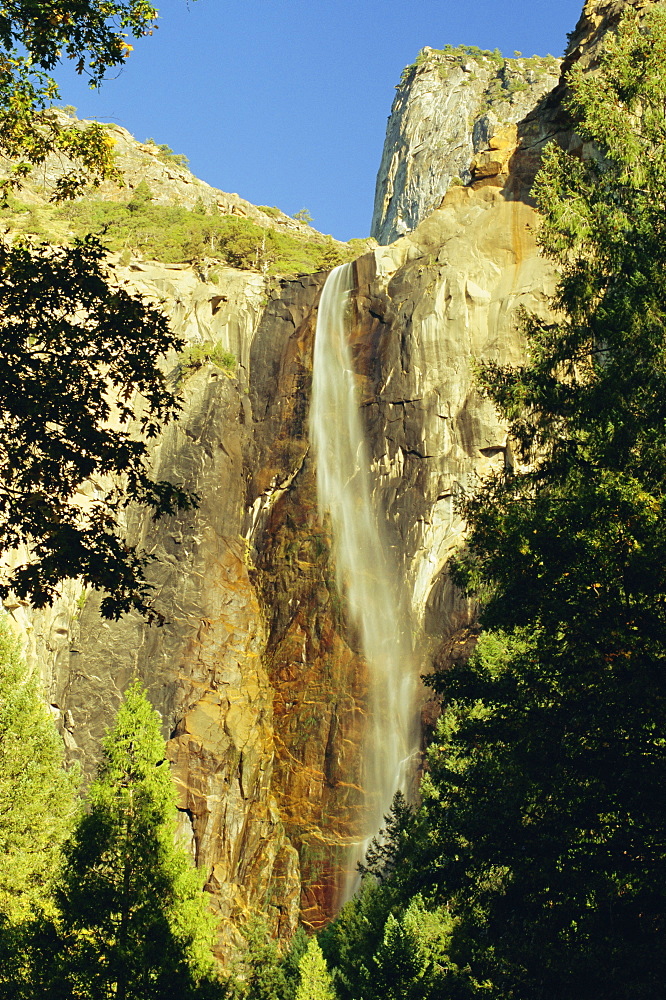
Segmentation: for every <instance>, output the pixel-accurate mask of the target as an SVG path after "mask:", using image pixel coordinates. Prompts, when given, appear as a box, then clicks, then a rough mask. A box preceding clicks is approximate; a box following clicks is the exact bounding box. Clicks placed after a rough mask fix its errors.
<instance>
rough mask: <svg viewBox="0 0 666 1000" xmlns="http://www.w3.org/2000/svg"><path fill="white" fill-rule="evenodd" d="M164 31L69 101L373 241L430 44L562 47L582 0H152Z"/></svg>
mask: <svg viewBox="0 0 666 1000" xmlns="http://www.w3.org/2000/svg"><path fill="white" fill-rule="evenodd" d="M157 6H158V7H159V8H160V15H161V16H160V22H159V23H160V28H159V30H158V31H157V32H155V33H154V35H153V36H152V37H150V38H146V39H141V40H140V41H139V42H137V43H136V45H135V50H134V53H133V54H132V56H131V58H130V59H129V60H128V62H127V65H126V67H125V68H124V69H123V70H122V72H121V73H120V74H119V75H117V76H116V78H115V79H109V80H108V81H107V82H106V83H105V84H104V86H103V87H102V89H101V90H100V91H90V90H89V89H88V88H87V86H86V84H85V81H84V80H82V79H81V78H78V77H76V76H75V74H74V73H71V72H70V71H69V70H67V69H63V70H62V71H60V72H59V73H58V74H57V78H58V80H59V82H60V85H61V93H62V102H63V103H64V104H73V105H75V106H76V107H77V108H78V110H79V114H80V115H81V116H82V117H86V118H97V119H98V120H99V121H113V122H116V123H118V124H120V125H123V126H124V127H125V128H127V129H129V131H130V132H132V134H133V135H135V136H136V137H137V138H138V139H140V140H145V139H146V138H148V137H152V138H154V139H155V140H156V141H157V142H165V143H168V145H170V146H171V147H172V148H173V149H174V150H175V151H176V152H178V153H184V154H185V155H186V156H188V157H189V160H190V168H191V169H192V171H193V172H194V173H195V174H196V175H197V176H198V177H201V178H202V179H203V180H205V181H208V183H209V184H213V185H215V187H218V188H221V189H222V190H223V191H228V192H235V193H237V194H239V195H241V196H242V197H243V198H247V199H248V200H249V201H252V202H254V203H255V204H257V205H277V206H278V207H279V208H281V209H282V210H283V211H285V212H287V213H289V214H290V215H291V214H293V213H294V212H297V211H298V210H299V209H301V208H307V209H308V210H309V211H310V213H311V215H312V217H313V219H314V225H315V227H316V228H317V229H319V230H320V231H321V232H325V233H331V234H332V235H333V236H335V237H336V238H337V239H342V240H347V239H350V238H351V237H354V236H359V237H360V236H366V235H367V234H368V232H369V228H370V219H371V215H372V204H373V199H374V186H375V176H376V173H377V167H378V165H379V159H380V156H381V151H382V145H383V142H384V132H385V128H386V118H387V116H388V114H389V112H390V110H391V103H392V101H393V97H394V88H395V85H396V84H397V83H398V80H399V79H400V73H401V72H402V69H403V67H404V66H406V65H408V64H409V63H411V62H413V61H414V59H415V57H416V54H417V52H418V51H419V49H421V48H422V47H423V46H424V45H430V46H432V47H433V48H443V46H444V45H446V44H447V43H450V44H452V45H459V44H467V45H478V46H480V47H481V48H484V49H494V48H499V49H501V50H502V52H503V53H504V55H508V56H511V55H513V52H514V50H515V49H518V50H520V51H521V52H522V53H523V55H525V56H528V55H534V54H537V55H545V54H546V53H548V52H550V53H552V54H553V55H556V56H560V55H561V54H562V52H563V51H564V47H565V45H566V34H567V32H568V31H571V30H572V29H573V27H574V26H575V24H576V21H577V20H578V17H579V15H580V11H581V8H582V0H513V2H511V3H508V4H500V3H499V2H498V0H471V2H461V0H456V2H452V0H411V2H407V0H357V2H356V3H351V2H350V0H337V2H336V3H331V2H329V0H307V2H306V0H195V2H191V3H187V2H186V0H162V3H160V0H157Z"/></svg>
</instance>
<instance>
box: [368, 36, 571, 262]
mask: <svg viewBox="0 0 666 1000" xmlns="http://www.w3.org/2000/svg"><path fill="white" fill-rule="evenodd" d="M559 72H560V68H559V62H558V60H556V59H554V58H553V57H552V56H546V57H543V58H540V57H537V56H533V57H531V58H529V59H525V58H522V57H517V58H515V59H503V58H502V56H501V55H500V54H499V53H498V52H483V51H481V50H480V49H475V48H473V47H471V46H460V47H459V48H457V49H453V48H451V47H450V46H449V47H448V48H447V49H443V50H441V51H438V50H435V49H430V48H425V49H422V50H421V52H420V53H419V56H418V58H417V60H416V63H415V64H414V65H413V66H409V67H407V69H406V70H405V71H404V73H403V76H402V80H401V81H400V84H399V86H398V88H397V94H396V97H395V100H394V102H393V107H392V109H391V115H390V117H389V121H388V125H387V129H386V140H385V142H384V151H383V153H382V159H381V163H380V167H379V172H378V175H377V186H376V190H375V206H374V213H373V219H372V229H371V233H372V236H374V237H375V238H376V239H377V240H378V242H379V243H382V244H388V243H391V242H392V241H393V240H395V239H397V238H398V237H399V236H402V235H404V234H405V233H407V232H410V231H411V230H413V229H415V228H416V226H417V225H418V224H419V222H421V221H422V220H423V219H425V218H426V217H427V216H428V215H429V214H430V213H431V212H432V211H433V210H434V209H436V208H438V207H439V205H440V204H441V202H442V198H443V197H444V195H445V194H446V192H447V191H448V189H449V187H450V185H451V184H452V183H453V184H467V183H469V182H470V181H471V180H472V178H473V177H476V178H477V179H478V178H480V177H487V176H496V175H498V174H502V173H506V172H507V169H508V162H509V159H510V156H511V154H512V153H513V151H514V149H515V144H516V142H515V139H516V129H515V126H516V124H517V123H518V122H520V121H521V120H522V119H523V118H524V117H525V116H526V114H527V113H528V112H529V111H532V110H533V109H534V108H535V107H536V106H537V105H538V103H539V101H540V100H541V98H542V97H543V96H544V95H545V94H547V93H548V92H549V91H551V90H552V89H553V87H554V86H555V85H556V84H557V81H558V78H559Z"/></svg>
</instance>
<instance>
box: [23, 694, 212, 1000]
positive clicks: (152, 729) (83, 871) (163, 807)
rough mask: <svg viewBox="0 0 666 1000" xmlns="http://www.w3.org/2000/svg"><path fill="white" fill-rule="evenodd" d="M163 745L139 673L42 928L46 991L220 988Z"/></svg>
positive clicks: (162, 999)
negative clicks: (48, 922)
mask: <svg viewBox="0 0 666 1000" xmlns="http://www.w3.org/2000/svg"><path fill="white" fill-rule="evenodd" d="M164 748H165V744H164V739H163V737H162V735H161V724H160V718H159V716H158V714H157V713H156V712H155V711H154V709H152V708H151V706H150V704H149V702H148V700H147V698H146V695H145V692H144V691H143V689H142V688H141V685H140V684H139V683H138V682H135V683H133V684H132V685H131V686H130V687H129V688H128V690H127V692H126V694H125V698H124V701H123V703H122V705H121V707H120V710H119V712H118V716H117V719H116V723H115V726H114V727H113V729H112V730H111V731H110V732H109V733H108V734H107V735H106V737H105V738H104V740H103V751H104V755H103V760H102V764H101V766H100V771H99V776H98V778H97V780H96V781H95V782H94V784H93V785H92V787H91V789H90V793H89V796H88V812H87V813H86V814H85V815H84V816H83V817H82V818H81V820H80V822H79V824H78V827H77V829H76V831H75V833H74V835H73V837H72V839H71V840H70V842H69V843H68V845H67V846H66V849H65V863H64V866H63V869H62V872H61V875H60V878H59V882H58V886H57V891H56V896H55V901H56V907H57V921H56V924H55V930H54V931H53V932H52V938H51V940H49V937H48V933H49V932H48V928H46V929H45V930H43V931H42V935H41V937H38V939H37V943H36V948H37V954H39V949H42V951H43V952H45V953H46V954H47V955H48V957H49V961H48V962H46V963H44V965H42V972H41V975H43V976H44V975H45V979H46V981H44V980H43V981H42V983H41V984H40V985H41V989H42V991H43V995H44V996H45V997H53V998H54V1000H55V998H56V997H60V996H70V995H71V996H76V997H78V998H82V1000H85V998H89V1000H102V998H104V997H116V998H122V1000H172V998H173V997H176V996H177V997H179V998H181V997H182V998H188V997H191V998H193V1000H195V998H200V997H209V996H211V997H214V996H221V995H222V987H221V986H219V985H217V984H216V982H215V978H214V976H213V974H212V964H211V963H212V959H211V956H210V950H209V944H210V937H211V924H210V919H209V917H208V915H207V913H206V908H205V897H204V895H203V893H202V891H201V884H202V879H201V873H200V872H198V871H197V870H196V869H195V868H193V866H192V864H191V862H190V860H189V858H188V856H187V854H186V853H185V851H184V849H183V848H181V847H180V845H178V843H176V842H175V839H174V838H175V802H174V789H173V785H172V782H171V777H170V772H169V765H168V762H167V761H166V759H165V757H164ZM35 975H36V977H37V978H39V975H40V970H39V969H37V970H36V972H35Z"/></svg>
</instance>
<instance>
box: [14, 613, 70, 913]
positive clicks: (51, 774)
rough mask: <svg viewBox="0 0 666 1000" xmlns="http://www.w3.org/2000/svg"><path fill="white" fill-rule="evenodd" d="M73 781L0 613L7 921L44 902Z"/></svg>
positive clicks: (66, 826)
mask: <svg viewBox="0 0 666 1000" xmlns="http://www.w3.org/2000/svg"><path fill="white" fill-rule="evenodd" d="M77 784H78V780H77V773H76V771H75V770H71V769H70V770H68V769H67V768H66V767H65V761H64V745H63V742H62V739H61V737H60V736H59V735H58V733H57V731H56V728H55V726H54V724H53V719H52V718H51V716H50V713H49V711H48V709H47V707H46V705H45V704H44V699H43V698H42V697H41V695H40V688H39V684H38V681H37V677H36V676H35V675H34V674H30V673H29V672H28V670H27V668H26V664H25V661H24V659H23V656H22V653H21V646H20V643H19V641H18V639H17V638H16V637H15V636H14V635H13V634H12V630H11V626H10V624H9V621H8V619H7V618H6V617H4V618H0V858H1V862H0V914H1V915H2V917H4V918H5V920H6V921H8V922H9V923H12V924H15V923H17V922H23V921H25V920H26V919H28V917H30V915H31V914H33V913H34V912H35V910H36V909H37V908H39V907H40V906H42V905H44V904H45V903H46V900H47V898H48V895H49V890H50V888H51V882H52V879H53V876H54V873H55V871H56V868H57V866H58V863H59V859H60V849H61V846H62V843H63V841H64V839H65V837H66V835H67V834H68V833H69V832H70V829H71V825H72V821H73V818H74V811H75V792H76V788H77Z"/></svg>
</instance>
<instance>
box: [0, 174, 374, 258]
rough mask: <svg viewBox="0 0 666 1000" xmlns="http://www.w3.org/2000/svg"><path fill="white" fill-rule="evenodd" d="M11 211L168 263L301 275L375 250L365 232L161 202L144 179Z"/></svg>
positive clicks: (47, 229)
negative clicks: (359, 236)
mask: <svg viewBox="0 0 666 1000" xmlns="http://www.w3.org/2000/svg"><path fill="white" fill-rule="evenodd" d="M0 217H3V218H4V219H5V220H6V222H7V224H8V225H9V226H10V227H11V229H12V230H14V231H16V232H18V233H21V234H24V235H26V236H36V237H37V238H40V239H51V240H56V241H58V242H64V241H71V239H72V237H78V238H82V237H83V236H85V235H87V234H88V233H92V234H95V235H97V236H99V238H100V240H101V241H102V243H103V244H104V245H105V246H106V247H107V248H108V249H109V250H111V251H115V252H121V253H125V254H126V255H127V258H128V259H129V257H130V255H137V256H142V257H145V258H148V259H150V260H157V261H161V262H163V263H166V264H183V263H196V262H199V261H202V260H204V259H205V260H206V261H207V262H208V263H209V264H210V263H214V262H215V261H218V262H219V263H220V264H222V265H227V266H229V267H237V268H241V269H243V270H256V271H261V272H262V273H264V274H271V275H273V274H280V275H295V274H309V273H312V272H314V271H323V270H328V269H330V268H332V267H335V266H336V265H337V264H342V263H344V262H345V261H348V260H353V259H354V257H357V256H359V254H361V253H364V252H365V251H366V250H367V243H366V241H364V240H351V241H350V242H349V243H347V244H340V243H337V242H336V241H335V240H334V239H332V237H330V236H322V235H321V234H320V233H317V232H316V231H315V230H312V231H311V232H309V233H300V232H291V231H284V232H282V231H280V230H278V229H275V228H269V227H267V226H260V225H257V223H255V222H252V221H251V220H249V219H243V218H239V217H238V216H235V215H222V214H221V213H220V212H219V211H218V210H217V209H206V208H205V207H204V205H203V204H202V203H200V204H199V205H198V206H196V207H195V208H194V209H187V208H183V207H182V206H177V205H160V204H157V203H155V202H154V201H153V200H152V195H151V192H150V188H149V187H148V185H147V184H146V182H145V181H142V182H141V183H140V184H138V185H137V187H136V188H135V189H134V191H133V192H132V195H131V197H130V198H129V199H128V200H127V201H126V202H115V201H100V200H95V199H93V198H84V199H80V200H78V201H76V202H72V203H68V204H61V205H47V204H43V205H38V206H35V205H32V206H30V205H28V204H25V203H22V202H21V201H20V200H18V199H17V198H11V199H10V200H9V201H8V203H7V206H6V207H5V208H4V209H0Z"/></svg>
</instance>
